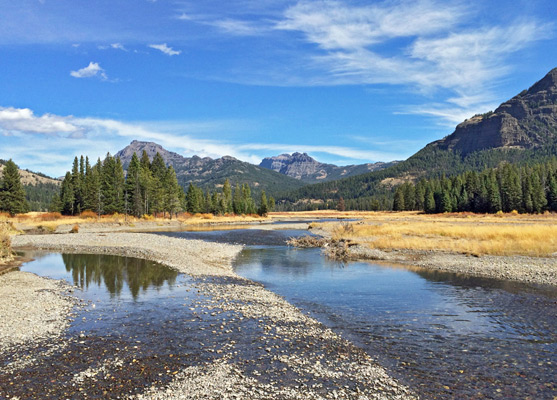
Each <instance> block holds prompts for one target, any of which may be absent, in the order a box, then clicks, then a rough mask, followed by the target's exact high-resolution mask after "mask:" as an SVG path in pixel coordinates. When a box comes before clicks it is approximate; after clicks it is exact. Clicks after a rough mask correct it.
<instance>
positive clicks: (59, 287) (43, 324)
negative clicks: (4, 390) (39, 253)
mask: <svg viewBox="0 0 557 400" xmlns="http://www.w3.org/2000/svg"><path fill="white" fill-rule="evenodd" d="M68 288H69V285H67V284H65V283H63V282H60V281H55V280H52V279H46V278H41V277H38V276H36V275H34V274H31V273H28V272H20V271H16V272H10V273H6V274H4V275H0V299H2V300H1V302H0V321H2V323H1V324H0V352H2V351H5V350H6V349H9V348H12V347H14V346H17V345H21V344H24V343H27V342H29V341H33V342H34V344H36V343H38V342H41V341H45V340H47V339H52V338H53V337H57V336H59V335H60V334H61V333H62V332H63V331H64V330H65V329H66V328H67V327H68V325H69V320H68V318H67V317H68V314H69V313H70V311H71V309H72V307H73V306H74V304H75V301H74V300H73V299H72V298H71V297H69V296H67V295H66V292H67V290H68Z"/></svg>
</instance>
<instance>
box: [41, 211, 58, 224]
mask: <svg viewBox="0 0 557 400" xmlns="http://www.w3.org/2000/svg"><path fill="white" fill-rule="evenodd" d="M37 218H38V219H39V221H43V222H45V221H56V220H59V219H60V218H62V214H60V213H59V212H47V213H43V214H41V215H39V216H38V217H37Z"/></svg>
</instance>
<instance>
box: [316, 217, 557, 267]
mask: <svg viewBox="0 0 557 400" xmlns="http://www.w3.org/2000/svg"><path fill="white" fill-rule="evenodd" d="M312 227H313V228H320V229H323V230H325V231H327V232H329V233H330V234H331V235H332V236H333V238H335V239H349V240H352V241H354V242H358V243H362V244H365V245H367V246H369V247H371V248H376V249H381V250H395V249H405V250H441V251H450V252H457V253H465V254H474V255H483V254H490V255H528V256H538V257H541V256H551V255H552V254H554V253H556V252H557V215H555V214H544V215H516V214H504V215H473V214H443V215H425V214H417V213H373V214H371V215H370V214H368V215H367V216H366V217H365V218H364V219H363V220H362V221H358V222H344V223H338V222H335V223H331V222H329V223H322V224H313V226H312Z"/></svg>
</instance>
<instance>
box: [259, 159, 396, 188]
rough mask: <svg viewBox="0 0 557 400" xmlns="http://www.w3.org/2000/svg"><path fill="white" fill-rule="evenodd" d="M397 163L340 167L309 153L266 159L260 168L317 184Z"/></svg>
mask: <svg viewBox="0 0 557 400" xmlns="http://www.w3.org/2000/svg"><path fill="white" fill-rule="evenodd" d="M397 162H398V161H392V162H388V163H384V162H377V163H373V164H360V165H347V166H345V167H338V166H336V165H333V164H325V163H321V162H319V161H316V160H315V159H314V158H312V157H310V156H309V155H307V153H293V154H281V155H278V156H275V157H267V158H264V159H263V161H261V163H260V164H259V166H260V167H263V168H268V169H271V170H273V171H276V172H279V173H281V174H284V175H287V176H290V177H292V178H295V179H298V180H301V181H302V182H306V183H317V182H327V181H332V180H336V179H341V178H346V177H349V176H353V175H361V174H364V173H366V172H370V171H378V170H381V169H384V168H388V167H390V166H392V165H395V164H396V163H397Z"/></svg>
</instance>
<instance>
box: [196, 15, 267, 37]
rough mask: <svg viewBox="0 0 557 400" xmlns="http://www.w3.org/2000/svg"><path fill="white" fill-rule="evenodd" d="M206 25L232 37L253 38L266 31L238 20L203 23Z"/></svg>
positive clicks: (227, 19)
mask: <svg viewBox="0 0 557 400" xmlns="http://www.w3.org/2000/svg"><path fill="white" fill-rule="evenodd" d="M205 24H207V25H211V26H214V27H216V28H218V29H220V30H221V31H223V32H225V33H228V34H231V35H234V36H254V35H261V34H262V33H263V32H264V31H267V30H268V29H266V28H263V27H262V26H259V25H256V24H254V23H252V22H249V21H242V20H238V19H230V18H226V19H222V20H216V21H211V22H205Z"/></svg>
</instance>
